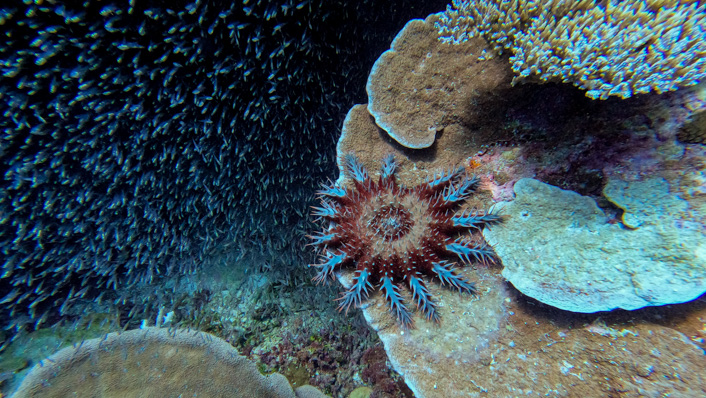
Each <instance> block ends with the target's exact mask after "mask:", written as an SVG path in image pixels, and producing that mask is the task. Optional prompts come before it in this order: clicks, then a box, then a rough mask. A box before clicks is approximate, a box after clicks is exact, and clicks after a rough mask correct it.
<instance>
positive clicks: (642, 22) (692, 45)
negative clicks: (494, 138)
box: [437, 0, 706, 99]
mask: <svg viewBox="0 0 706 398" xmlns="http://www.w3.org/2000/svg"><path fill="white" fill-rule="evenodd" d="M437 28H438V29H439V34H440V39H441V40H442V41H445V42H449V43H460V42H463V41H466V40H468V39H469V38H470V37H473V36H475V35H478V34H480V35H481V36H483V37H484V38H485V39H486V40H488V42H490V43H491V44H492V45H493V46H494V48H495V50H496V51H498V52H502V51H503V50H506V49H507V50H510V52H511V53H512V55H511V57H510V62H511V63H512V69H513V70H514V71H515V73H516V74H517V77H516V78H515V81H519V80H521V79H524V78H527V77H529V76H537V77H538V78H539V79H541V80H542V81H557V82H569V83H573V84H574V85H576V86H578V87H580V88H582V89H584V90H586V95H587V96H588V97H590V98H594V99H595V98H601V99H606V98H608V97H609V96H619V97H621V98H627V97H630V96H632V95H635V94H642V93H647V92H650V91H655V92H657V93H662V92H666V91H672V90H676V89H677V88H679V87H685V86H691V85H694V84H697V83H698V82H699V81H700V80H702V79H703V78H704V77H706V57H705V56H706V41H705V40H704V35H706V5H705V4H703V3H700V2H698V1H695V0H663V1H659V0H625V1H618V0H609V1H595V0H580V1H574V0H511V1H497V0H495V1H493V0H484V1H483V0H479V1H473V0H454V1H453V3H452V6H449V7H448V8H447V10H446V12H445V13H442V14H441V20H440V22H439V23H437Z"/></svg>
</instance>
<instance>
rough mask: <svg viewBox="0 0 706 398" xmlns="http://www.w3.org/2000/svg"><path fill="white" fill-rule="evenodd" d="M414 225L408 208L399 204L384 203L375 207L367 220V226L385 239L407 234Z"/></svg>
mask: <svg viewBox="0 0 706 398" xmlns="http://www.w3.org/2000/svg"><path fill="white" fill-rule="evenodd" d="M413 225H414V221H412V215H411V214H410V213H409V210H407V209H405V208H404V207H402V206H399V205H385V206H382V207H380V208H379V209H377V211H376V212H375V215H374V216H373V217H372V218H371V219H370V220H369V221H368V228H370V229H371V231H372V232H373V233H374V234H375V235H377V236H379V237H381V238H382V239H384V240H386V241H393V240H397V239H399V238H401V237H403V236H405V235H406V234H407V232H409V230H410V229H411V228H412V226H413Z"/></svg>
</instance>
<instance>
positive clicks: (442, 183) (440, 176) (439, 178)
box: [426, 167, 464, 189]
mask: <svg viewBox="0 0 706 398" xmlns="http://www.w3.org/2000/svg"><path fill="white" fill-rule="evenodd" d="M463 172H464V168H463V167H459V168H457V169H455V170H453V169H448V170H442V171H441V172H439V173H437V174H434V176H433V177H432V178H431V179H429V178H427V180H426V185H427V186H428V187H429V188H431V189H439V188H444V187H446V186H447V185H448V184H449V183H451V182H452V181H453V180H455V179H456V178H457V177H458V176H460V175H461V174H462V173H463Z"/></svg>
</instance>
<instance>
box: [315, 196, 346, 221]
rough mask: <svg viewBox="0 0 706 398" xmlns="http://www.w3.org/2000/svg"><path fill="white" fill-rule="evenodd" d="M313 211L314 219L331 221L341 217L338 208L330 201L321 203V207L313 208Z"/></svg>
mask: <svg viewBox="0 0 706 398" xmlns="http://www.w3.org/2000/svg"><path fill="white" fill-rule="evenodd" d="M312 209H313V210H314V211H312V212H311V215H312V216H314V217H320V218H328V219H329V220H331V219H335V218H338V217H339V216H340V213H339V209H338V207H337V206H336V205H335V204H334V203H332V202H330V201H328V200H323V201H321V207H314V206H312Z"/></svg>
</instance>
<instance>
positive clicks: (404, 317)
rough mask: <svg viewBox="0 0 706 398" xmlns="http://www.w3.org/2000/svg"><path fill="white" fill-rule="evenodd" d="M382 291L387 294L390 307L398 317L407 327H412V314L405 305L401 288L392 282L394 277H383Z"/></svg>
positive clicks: (386, 297)
mask: <svg viewBox="0 0 706 398" xmlns="http://www.w3.org/2000/svg"><path fill="white" fill-rule="evenodd" d="M380 291H382V292H383V293H384V294H385V299H386V300H387V303H388V304H389V305H390V309H391V310H392V312H393V313H395V315H396V316H397V319H398V320H399V321H400V322H401V323H402V326H404V327H405V328H410V327H412V326H413V322H412V314H411V313H410V312H409V310H408V309H407V307H406V306H405V305H404V300H403V299H402V295H401V294H400V292H399V288H398V287H397V286H395V284H394V283H392V279H391V278H390V277H389V276H387V275H385V276H383V277H382V284H381V286H380Z"/></svg>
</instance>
